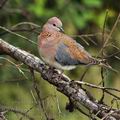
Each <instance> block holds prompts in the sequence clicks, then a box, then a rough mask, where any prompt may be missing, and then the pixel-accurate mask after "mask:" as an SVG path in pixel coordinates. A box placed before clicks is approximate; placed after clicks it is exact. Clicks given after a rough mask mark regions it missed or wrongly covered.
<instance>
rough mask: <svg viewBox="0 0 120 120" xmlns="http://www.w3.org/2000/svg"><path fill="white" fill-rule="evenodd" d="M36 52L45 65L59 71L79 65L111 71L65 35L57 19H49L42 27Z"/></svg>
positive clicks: (101, 61) (102, 61)
mask: <svg viewBox="0 0 120 120" xmlns="http://www.w3.org/2000/svg"><path fill="white" fill-rule="evenodd" d="M38 51H39V54H40V56H41V58H42V60H43V61H44V62H45V63H46V64H48V65H49V66H50V67H53V68H56V69H59V70H61V71H64V70H72V69H75V68H76V67H77V66H79V65H86V66H91V65H99V66H105V67H108V68H110V69H112V68H111V66H110V65H108V64H106V62H105V61H106V60H104V59H98V58H95V57H92V55H91V54H90V53H89V52H87V51H86V50H85V48H84V47H83V46H82V45H81V44H80V43H78V42H76V40H74V39H73V38H72V37H70V36H69V35H67V34H65V33H64V30H63V25H62V21H61V20H60V19H59V18H58V17H51V18H49V19H48V21H47V22H46V23H45V24H44V25H43V27H42V31H41V32H40V34H39V36H38Z"/></svg>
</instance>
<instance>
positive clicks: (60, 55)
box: [55, 43, 80, 66]
mask: <svg viewBox="0 0 120 120" xmlns="http://www.w3.org/2000/svg"><path fill="white" fill-rule="evenodd" d="M68 50H69V49H68V47H67V46H66V45H65V44H63V43H61V44H60V45H59V46H58V48H57V51H56V55H55V60H56V61H57V62H58V63H59V64H61V65H65V66H68V65H77V64H80V63H79V61H78V60H76V59H74V58H72V57H71V55H70V53H69V51H68Z"/></svg>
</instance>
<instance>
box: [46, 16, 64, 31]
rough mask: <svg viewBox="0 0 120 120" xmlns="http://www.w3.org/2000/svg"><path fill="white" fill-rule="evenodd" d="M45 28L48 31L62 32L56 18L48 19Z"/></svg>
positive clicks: (58, 20) (59, 21) (60, 24)
mask: <svg viewBox="0 0 120 120" xmlns="http://www.w3.org/2000/svg"><path fill="white" fill-rule="evenodd" d="M45 27H47V28H48V29H52V30H55V31H59V32H64V30H63V28H62V22H61V20H60V19H59V18H57V17H52V18H50V19H48V21H47V23H46V24H45Z"/></svg>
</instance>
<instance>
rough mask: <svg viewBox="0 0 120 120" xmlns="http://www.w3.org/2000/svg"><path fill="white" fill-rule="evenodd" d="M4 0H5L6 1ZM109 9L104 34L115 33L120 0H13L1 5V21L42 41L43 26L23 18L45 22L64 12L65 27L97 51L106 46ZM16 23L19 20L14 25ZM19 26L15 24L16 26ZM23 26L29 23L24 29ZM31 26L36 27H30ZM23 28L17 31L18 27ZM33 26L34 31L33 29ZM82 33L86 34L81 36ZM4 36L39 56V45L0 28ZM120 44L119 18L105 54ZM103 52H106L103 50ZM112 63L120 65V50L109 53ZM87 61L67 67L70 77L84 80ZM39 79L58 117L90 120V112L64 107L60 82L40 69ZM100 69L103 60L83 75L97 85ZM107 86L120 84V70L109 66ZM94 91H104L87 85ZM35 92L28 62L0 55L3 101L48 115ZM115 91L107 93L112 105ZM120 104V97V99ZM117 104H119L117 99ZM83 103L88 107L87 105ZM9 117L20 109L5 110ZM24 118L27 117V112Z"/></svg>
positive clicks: (38, 116)
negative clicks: (53, 81)
mask: <svg viewBox="0 0 120 120" xmlns="http://www.w3.org/2000/svg"><path fill="white" fill-rule="evenodd" d="M1 2H2V1H1ZM106 11H108V15H107V20H106V27H105V39H106V38H107V36H108V34H109V33H110V31H111V29H112V27H113V25H114V23H115V21H116V19H117V16H118V13H119V12H120V0H8V1H7V2H6V3H5V5H4V6H3V7H0V26H3V27H6V28H8V29H12V30H13V29H15V30H16V33H18V34H21V35H23V36H25V37H27V38H28V39H29V40H32V41H34V42H37V36H38V34H39V32H40V31H41V27H38V28H36V29H35V30H32V27H33V26H32V25H26V24H21V25H18V24H19V23H21V22H32V23H35V24H37V25H39V26H42V25H43V24H44V23H45V22H46V21H47V19H48V18H50V17H52V16H57V17H59V18H60V19H61V20H62V22H63V27H64V30H65V33H66V34H68V35H70V36H72V37H74V38H75V39H76V40H77V41H78V42H79V43H80V44H82V45H83V46H84V47H85V49H86V50H88V51H89V52H90V53H91V54H92V55H93V56H98V53H99V51H100V49H101V47H102V43H103V42H102V39H103V37H102V31H103V25H104V22H105V16H106ZM15 25H17V26H16V27H15ZM13 26H14V27H13ZM19 29H26V31H25V30H23V31H22V30H21V31H19ZM29 29H31V30H29ZM17 30H18V31H17ZM28 30H29V31H28ZM80 35H82V36H80ZM0 38H3V39H4V40H5V41H8V42H9V43H11V44H12V45H14V46H17V47H19V48H21V49H23V50H26V51H28V52H30V53H32V54H34V55H36V56H39V54H38V50H37V46H36V45H35V44H32V43H30V42H29V41H27V40H25V39H23V38H21V37H18V36H15V35H13V34H10V33H8V32H5V31H4V30H3V29H0ZM119 48H120V24H119V23H118V24H117V27H116V28H115V30H114V32H113V33H112V36H111V38H110V39H109V44H108V45H107V47H106V48H105V49H104V54H105V56H109V55H111V54H113V53H115V52H117V51H118V50H119ZM99 56H101V55H99ZM108 62H109V64H110V65H111V66H112V67H113V68H115V69H117V70H118V71H119V70H120V58H119V54H118V55H116V56H115V57H114V56H113V57H110V58H109V59H108ZM85 70H86V67H84V66H80V67H78V68H77V69H75V70H72V71H65V74H67V75H68V76H69V77H71V79H74V80H79V79H80V77H81V76H82V74H83V73H84V71H85ZM35 77H36V79H37V81H38V83H39V88H40V93H41V97H42V99H43V103H44V107H45V110H46V112H47V114H48V116H49V117H50V118H53V119H55V120H78V119H80V120H89V118H88V117H86V116H85V115H83V114H81V113H80V112H78V111H77V110H75V111H74V112H72V113H70V112H68V111H67V110H65V106H66V103H67V102H68V99H67V97H65V96H64V95H62V94H61V93H59V92H57V90H56V88H55V87H54V86H52V85H50V84H49V83H47V82H46V81H44V80H43V79H41V77H40V74H39V73H37V72H36V73H35ZM101 79H102V78H101V69H100V67H98V66H94V67H90V69H89V70H88V72H87V74H86V75H85V78H84V81H86V82H89V83H93V84H96V85H98V84H99V83H100V82H101ZM104 81H105V86H107V87H114V88H117V89H119V88H120V75H119V74H117V75H116V74H115V73H114V72H112V71H109V70H106V71H104ZM86 89H87V90H89V91H90V92H91V94H92V95H93V96H94V97H95V98H96V99H97V100H99V99H100V98H101V96H102V91H100V90H96V89H91V88H89V87H86ZM115 94H116V95H118V96H120V94H118V93H115ZM35 97H36V94H35V91H34V89H33V81H32V78H31V74H30V72H29V68H28V67H27V66H25V65H23V64H21V63H20V62H18V61H15V60H14V59H12V58H10V57H9V56H6V55H1V56H0V104H2V105H5V106H8V107H12V108H16V109H20V110H23V111H27V110H29V109H30V108H31V107H33V108H32V109H31V110H30V111H29V112H28V115H30V116H32V117H33V118H35V120H40V119H45V117H44V114H43V112H42V110H40V109H39V107H38V105H37V106H36V100H35ZM112 100H113V97H111V96H110V95H108V94H105V98H104V102H105V103H106V104H108V105H111V101H112ZM118 105H119V102H118ZM113 107H114V108H116V107H117V104H116V103H113ZM81 108H82V109H83V110H84V111H85V112H87V113H89V112H88V111H87V110H86V109H84V108H83V107H82V106H81ZM6 117H7V118H8V120H18V119H20V118H21V115H18V114H14V113H12V112H9V113H8V114H6ZM22 120H27V118H23V119H22Z"/></svg>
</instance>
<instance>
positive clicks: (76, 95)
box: [0, 39, 120, 120]
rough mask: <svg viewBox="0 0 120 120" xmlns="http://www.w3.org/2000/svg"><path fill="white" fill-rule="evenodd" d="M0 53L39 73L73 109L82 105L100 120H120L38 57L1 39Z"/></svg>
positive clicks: (107, 108) (119, 117) (114, 113)
mask: <svg viewBox="0 0 120 120" xmlns="http://www.w3.org/2000/svg"><path fill="white" fill-rule="evenodd" d="M0 53H1V54H7V55H9V56H11V57H12V58H14V59H16V60H18V61H21V62H22V63H24V64H26V65H27V66H29V67H31V68H32V69H34V70H36V71H38V72H39V73H41V77H42V78H43V79H44V80H47V81H48V82H49V83H50V84H52V85H54V86H56V87H57V90H58V91H60V92H61V93H63V94H64V95H66V96H67V97H68V98H69V99H70V101H71V102H72V104H73V105H74V108H76V109H78V110H80V106H81V105H83V106H84V107H85V108H87V109H88V110H89V111H90V112H92V113H93V114H94V115H95V116H97V117H99V118H101V119H102V118H103V119H104V120H118V119H120V114H119V112H118V111H119V110H117V109H112V108H111V107H110V106H107V105H105V104H101V103H99V102H98V101H97V100H96V99H93V97H91V95H90V93H88V91H86V90H84V89H82V88H81V87H80V86H79V85H78V84H77V83H75V82H73V81H71V80H70V79H69V78H68V77H67V76H65V75H62V76H61V78H60V77H59V72H58V71H57V70H49V69H47V67H46V66H45V65H44V63H43V62H42V61H41V60H40V59H39V58H38V57H36V56H34V55H32V54H30V53H28V52H26V51H24V50H21V49H19V48H17V47H14V46H12V45H10V44H9V43H7V42H5V41H4V40H2V39H0ZM60 79H61V80H60ZM116 111H117V112H116ZM111 113H112V114H111Z"/></svg>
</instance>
